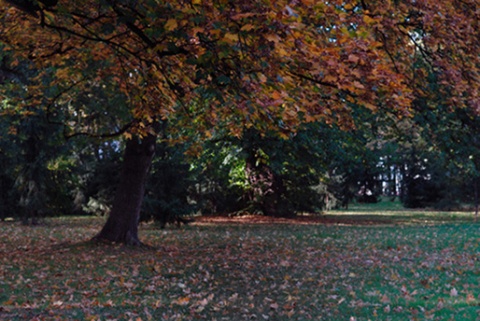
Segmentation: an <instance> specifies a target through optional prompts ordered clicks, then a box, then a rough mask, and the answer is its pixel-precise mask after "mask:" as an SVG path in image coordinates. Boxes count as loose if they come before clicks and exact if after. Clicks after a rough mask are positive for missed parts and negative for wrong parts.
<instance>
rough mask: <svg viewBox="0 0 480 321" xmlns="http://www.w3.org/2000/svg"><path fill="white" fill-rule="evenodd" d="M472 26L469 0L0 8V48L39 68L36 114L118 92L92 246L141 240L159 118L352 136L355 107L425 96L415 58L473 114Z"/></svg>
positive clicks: (405, 106)
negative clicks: (118, 144) (120, 102)
mask: <svg viewBox="0 0 480 321" xmlns="http://www.w3.org/2000/svg"><path fill="white" fill-rule="evenodd" d="M12 4H13V5H14V6H12ZM18 9H20V10H18ZM479 20H480V19H479V10H478V8H477V4H476V0H462V1H460V0H440V1H438V0H420V1H418V0H416V1H391V0H371V1H368V0H360V1H343V0H333V1H328V2H323V1H312V0H301V1H300V0H299V1H283V0H281V1H268V0H261V1H259V0H245V1H231V0H219V1H211V0H190V1H183V0H182V1H181V0H178V1H150V0H142V1H130V0H106V1H95V0H79V1H60V2H59V3H57V2H56V1H51V0H49V1H46V0H40V1H36V0H9V1H8V2H4V3H3V4H2V6H1V11H0V23H1V25H2V26H1V29H0V41H1V42H3V43H4V44H5V45H6V46H7V47H8V48H10V49H11V50H12V52H13V54H14V55H15V56H16V57H17V58H16V59H25V60H29V61H31V62H32V63H33V64H34V68H36V69H38V70H41V71H42V72H41V73H40V74H39V75H38V76H37V77H36V78H35V79H31V80H30V87H31V88H29V93H30V97H29V99H28V102H25V101H22V102H25V103H26V104H28V105H29V106H32V105H38V106H39V108H47V109H48V110H47V114H48V113H51V114H54V115H58V114H59V113H58V112H57V113H56V112H55V111H54V110H56V109H58V110H62V108H63V110H68V111H69V113H68V114H69V115H71V111H72V110H76V112H75V113H74V115H75V116H78V117H79V116H82V119H84V120H85V121H87V120H89V119H90V118H91V117H90V116H92V113H93V114H94V115H96V114H103V113H102V111H103V109H104V108H107V109H108V110H109V115H111V113H112V108H110V107H111V106H110V107H107V106H103V105H101V104H97V105H96V106H95V108H94V109H93V110H92V108H85V109H84V107H85V106H87V105H91V104H87V103H85V102H82V101H79V100H78V97H79V96H81V95H82V94H83V93H85V92H91V91H92V88H115V89H116V93H115V92H112V93H111V95H112V97H113V96H114V95H118V92H120V93H122V94H123V95H124V96H125V99H126V105H127V106H128V110H129V115H128V117H125V114H122V116H123V117H121V118H120V119H122V120H125V122H126V123H125V124H126V125H125V126H119V128H118V129H119V130H118V131H117V132H119V133H123V134H124V135H125V136H126V138H128V139H129V140H128V142H127V144H126V150H125V168H124V171H123V174H122V175H121V178H120V183H119V186H118V188H117V193H118V196H117V197H116V199H115V203H114V205H113V209H112V212H111V214H110V217H109V219H108V221H107V224H106V225H105V227H104V229H103V230H102V231H101V232H100V234H99V235H98V237H97V238H98V239H103V240H108V241H115V242H124V243H128V244H140V241H139V239H138V235H137V222H138V217H139V209H140V206H139V204H141V202H142V198H143V190H144V183H145V177H146V174H147V172H148V168H149V166H150V163H151V159H152V155H153V153H154V147H155V137H156V136H157V133H156V131H155V129H154V128H155V126H154V124H155V123H156V122H162V121H166V120H168V121H169V122H171V123H172V124H175V125H174V126H170V127H172V128H177V130H178V131H180V130H181V129H182V128H183V127H185V126H188V127H190V128H194V130H195V131H197V132H200V133H201V135H200V137H201V138H209V137H211V136H214V135H216V134H217V132H218V128H220V127H222V128H227V129H228V132H229V134H231V135H234V136H241V135H242V133H243V132H244V131H245V129H249V128H255V129H256V130H258V131H259V132H266V131H274V132H276V133H277V134H279V135H280V136H283V137H287V136H288V134H289V133H291V132H294V131H295V130H296V129H297V128H298V125H299V124H301V123H304V122H313V121H322V122H327V123H333V122H335V123H337V124H339V125H340V126H342V127H343V128H349V127H352V126H354V122H353V121H352V117H351V106H352V104H355V105H362V106H364V107H366V108H368V109H371V110H372V111H377V110H379V109H382V110H386V111H388V112H391V113H392V114H395V115H396V116H399V117H402V116H408V115H410V114H411V113H412V111H413V110H412V108H411V107H412V105H411V102H412V99H413V97H414V95H428V92H424V90H423V88H422V87H421V86H420V85H421V84H422V83H423V81H424V80H423V79H424V78H425V77H426V75H427V74H428V72H425V71H423V69H417V68H415V66H416V64H415V61H416V60H418V59H422V60H423V61H425V62H426V64H427V66H426V68H427V69H429V71H430V72H434V73H436V74H437V75H438V77H439V79H441V84H442V89H441V90H443V92H444V93H445V97H446V99H448V103H449V104H450V105H451V106H452V107H456V108H472V109H474V110H476V111H479V109H480V106H479V99H478V87H479V83H480V81H479V79H478V77H479V76H478V68H479V64H480V62H479V61H480V58H479V55H478V52H479V51H480V50H479V40H478V39H479V37H478V30H479V28H478V21H479ZM15 63H16V61H15V60H14V61H12V64H11V65H12V67H14V66H15ZM99 86H100V87H99ZM103 86H105V87H103ZM46 88H48V90H46ZM108 94H110V93H108ZM89 97H90V99H92V100H95V97H94V96H89ZM107 101H108V100H107ZM62 106H63V107H62ZM62 114H65V113H62ZM114 114H115V112H114V111H113V115H114ZM89 117H90V118H89ZM127 118H130V119H127ZM67 120H68V119H67ZM127 124H128V125H127ZM65 125H66V126H67V127H66V128H67V129H66V132H68V131H69V130H70V129H68V126H70V125H71V122H69V121H66V122H65ZM75 129H76V130H78V127H77V128H75ZM83 129H84V128H83ZM88 129H89V130H90V129H92V127H91V126H89V127H88ZM71 134H73V133H71Z"/></svg>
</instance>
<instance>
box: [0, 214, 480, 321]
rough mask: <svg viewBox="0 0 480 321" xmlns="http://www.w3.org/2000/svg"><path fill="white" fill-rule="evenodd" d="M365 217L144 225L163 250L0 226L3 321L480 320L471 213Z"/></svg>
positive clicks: (70, 223)
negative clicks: (178, 227) (161, 225)
mask: <svg viewBox="0 0 480 321" xmlns="http://www.w3.org/2000/svg"><path fill="white" fill-rule="evenodd" d="M363 210H364V211H362V209H358V208H357V209H353V208H352V210H351V212H331V213H328V214H327V215H325V216H324V217H323V218H322V219H323V220H324V221H322V220H320V221H319V222H318V223H315V222H314V221H313V222H311V223H310V224H305V221H281V222H280V223H275V222H267V223H263V224H248V223H245V222H241V223H240V222H235V221H234V222H222V223H215V222H210V223H209V222H208V221H207V222H203V223H202V222H200V223H196V224H193V225H191V226H188V227H186V228H183V229H175V228H167V229H166V230H158V229H155V228H154V226H152V225H144V226H142V227H141V229H140V231H141V238H142V240H144V241H145V242H147V243H149V244H150V245H153V246H155V247H156V249H151V250H146V249H134V248H125V247H122V246H105V245H93V244H90V243H84V242H82V241H85V240H88V239H89V238H90V237H92V236H94V235H95V233H96V232H98V231H99V229H100V227H101V225H102V223H103V220H102V219H100V218H79V217H76V218H55V219H49V220H47V221H46V223H45V224H44V225H42V226H37V227H24V226H21V225H19V224H18V223H16V222H0V237H1V242H0V319H1V320H335V321H337V320H347V321H352V320H480V283H479V277H480V261H479V260H480V233H479V232H480V225H479V224H476V223H473V222H472V218H471V214H470V215H465V214H452V213H436V214H435V213H433V212H424V213H422V212H415V213H414V212H404V211H401V210H400V211H394V212H387V211H386V210H385V211H383V212H382V211H378V212H376V211H375V210H373V209H371V208H370V209H366V210H365V209H363ZM381 214H388V215H381ZM355 219H358V221H359V222H360V223H359V224H355Z"/></svg>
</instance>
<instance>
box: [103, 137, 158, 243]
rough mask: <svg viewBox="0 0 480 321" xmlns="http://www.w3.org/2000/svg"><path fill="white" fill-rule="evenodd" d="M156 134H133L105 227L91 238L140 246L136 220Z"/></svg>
mask: <svg viewBox="0 0 480 321" xmlns="http://www.w3.org/2000/svg"><path fill="white" fill-rule="evenodd" d="M155 140H156V137H155V136H153V135H149V136H147V137H144V138H142V139H140V138H136V137H134V138H133V139H130V140H129V141H127V144H126V147H125V156H124V160H123V162H124V163H123V170H122V173H121V176H120V181H119V183H118V186H117V190H116V192H115V199H114V202H113V207H112V211H111V213H110V215H109V217H108V220H107V222H106V223H105V226H104V227H103V229H102V230H101V231H100V233H99V234H98V235H97V236H95V238H94V240H97V241H107V242H115V243H124V244H127V245H141V244H142V243H141V242H140V240H139V239H138V222H139V219H140V209H141V206H142V202H143V197H144V192H145V183H146V179H147V175H148V172H149V170H150V165H151V163H152V159H153V154H154V152H155Z"/></svg>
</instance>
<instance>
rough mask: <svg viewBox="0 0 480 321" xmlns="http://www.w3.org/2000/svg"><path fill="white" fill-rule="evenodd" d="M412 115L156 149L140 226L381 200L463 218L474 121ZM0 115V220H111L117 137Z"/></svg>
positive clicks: (473, 173)
mask: <svg viewBox="0 0 480 321" xmlns="http://www.w3.org/2000/svg"><path fill="white" fill-rule="evenodd" d="M4 86H5V84H4ZM418 103H419V104H420V103H421V102H418ZM352 109H353V108H352ZM419 110H420V111H422V112H419V113H417V114H416V115H415V117H413V118H405V119H401V120H398V119H392V118H388V117H384V116H385V115H382V114H374V115H372V114H369V113H366V112H365V111H362V110H361V109H360V108H357V109H353V112H354V115H355V123H356V124H357V125H356V127H355V128H353V129H350V130H342V129H340V128H338V127H337V126H336V125H335V124H329V125H328V124H323V123H312V124H309V125H308V126H305V127H304V128H303V129H302V130H300V131H299V132H297V133H295V134H292V135H291V137H289V139H284V138H279V137H277V136H275V135H271V136H269V135H262V134H260V133H258V132H255V131H253V130H252V131H249V132H248V134H247V135H244V136H243V137H242V138H232V137H223V138H222V137H218V138H215V139H211V140H207V141H203V142H201V144H199V143H198V142H195V143H194V144H193V143H188V142H183V143H176V144H170V143H168V142H165V141H161V140H159V144H158V145H157V152H156V155H155V158H154V161H153V165H152V168H151V176H150V177H149V179H148V184H147V187H146V198H145V202H144V205H143V209H142V220H151V219H154V220H158V221H160V222H165V221H171V220H172V219H173V218H175V217H177V216H191V215H194V214H230V215H231V214H236V213H237V214H238V213H246V212H248V213H257V214H263V215H271V216H291V215H295V214H298V213H305V212H308V213H322V211H324V210H328V209H332V208H340V207H342V208H346V207H348V205H349V204H350V203H352V202H378V201H380V200H381V196H388V197H391V198H392V199H393V198H398V199H399V200H401V202H402V203H403V205H404V206H405V207H408V208H418V207H431V208H436V209H442V210H452V209H470V210H472V209H473V208H474V207H475V205H476V204H477V203H478V180H479V173H478V168H479V167H478V166H479V158H480V155H479V150H480V149H479V146H478V145H479V143H480V142H479V138H478V137H480V132H479V128H478V124H479V119H478V117H472V116H471V115H468V114H466V113H465V111H462V110H459V111H457V112H455V113H451V112H449V111H448V112H447V111H445V110H444V108H443V107H442V106H441V103H439V105H438V108H435V109H425V108H419ZM1 113H2V117H1V118H0V136H1V139H0V150H1V153H0V163H1V166H0V183H1V185H0V187H1V188H0V215H1V216H0V217H1V218H2V219H4V218H6V217H14V218H19V219H20V218H21V219H22V220H23V221H24V222H25V223H27V222H29V221H30V222H33V223H35V222H36V221H37V220H38V219H39V218H41V217H45V216H52V215H105V214H107V213H108V212H109V209H110V206H111V203H112V200H113V196H114V193H115V186H116V185H117V181H118V177H119V172H120V164H121V162H122V157H123V156H122V155H123V154H122V151H123V145H124V140H123V139H122V137H114V138H108V139H106V138H95V137H89V136H87V135H85V136H82V135H79V136H76V137H70V138H66V137H65V135H64V133H63V131H62V127H61V126H59V125H58V124H54V123H51V122H49V120H48V119H47V117H46V115H43V114H39V113H37V114H35V116H33V117H32V116H31V117H28V118H25V117H23V116H22V115H20V114H19V113H17V110H16V106H15V105H14V104H11V103H8V102H6V101H4V102H3V104H2V106H1ZM165 129H166V128H165ZM192 148H195V153H193V154H192Z"/></svg>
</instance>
